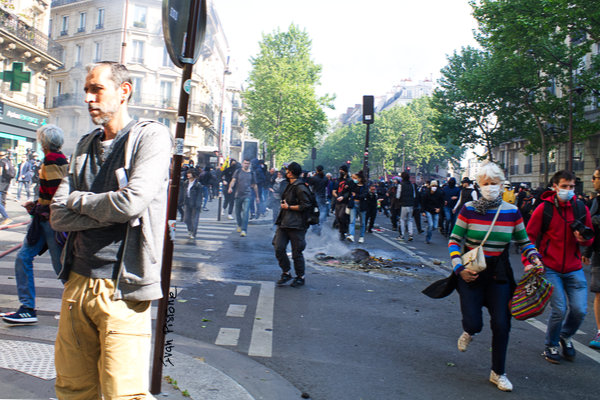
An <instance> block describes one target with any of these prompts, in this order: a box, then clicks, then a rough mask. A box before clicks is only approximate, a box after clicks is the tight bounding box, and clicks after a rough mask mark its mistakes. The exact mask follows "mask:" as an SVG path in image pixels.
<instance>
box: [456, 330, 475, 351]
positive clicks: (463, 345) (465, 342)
mask: <svg viewBox="0 0 600 400" xmlns="http://www.w3.org/2000/svg"><path fill="white" fill-rule="evenodd" d="M471 340H473V336H471V335H469V334H468V333H467V332H463V333H462V335H460V337H459V338H458V349H459V350H460V351H467V347H469V343H471Z"/></svg>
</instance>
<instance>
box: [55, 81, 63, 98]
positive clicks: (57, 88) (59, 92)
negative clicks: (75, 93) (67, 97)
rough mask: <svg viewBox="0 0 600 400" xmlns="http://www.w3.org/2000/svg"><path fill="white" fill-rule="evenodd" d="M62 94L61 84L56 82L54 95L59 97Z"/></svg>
mask: <svg viewBox="0 0 600 400" xmlns="http://www.w3.org/2000/svg"><path fill="white" fill-rule="evenodd" d="M61 94H62V82H61V81H58V82H56V95H57V96H60V95H61Z"/></svg>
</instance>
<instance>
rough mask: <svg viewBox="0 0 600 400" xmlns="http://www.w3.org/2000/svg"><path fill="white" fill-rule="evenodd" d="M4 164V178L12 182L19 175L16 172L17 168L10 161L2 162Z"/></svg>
mask: <svg viewBox="0 0 600 400" xmlns="http://www.w3.org/2000/svg"><path fill="white" fill-rule="evenodd" d="M2 164H4V165H3V166H2V178H3V179H4V180H6V181H10V180H11V179H12V178H14V177H15V175H16V174H17V173H16V171H15V167H14V165H13V164H12V163H11V162H10V161H8V160H6V159H4V161H2Z"/></svg>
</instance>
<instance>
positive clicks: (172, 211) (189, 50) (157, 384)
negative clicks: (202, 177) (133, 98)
mask: <svg viewBox="0 0 600 400" xmlns="http://www.w3.org/2000/svg"><path fill="white" fill-rule="evenodd" d="M201 1H202V0H192V2H191V5H190V18H189V20H188V29H187V32H188V34H187V35H186V39H185V50H184V52H183V58H182V59H181V61H182V63H183V72H182V76H181V90H180V92H179V109H178V112H177V127H176V130H175V152H174V154H173V158H172V165H171V181H170V184H169V200H168V205H167V226H166V227H165V239H164V243H163V258H162V270H161V287H162V293H163V297H162V298H161V299H160V300H159V301H158V312H157V314H156V325H155V327H156V328H155V338H154V356H153V362H152V376H151V382H150V392H151V393H152V394H158V393H160V388H161V383H162V367H163V357H164V354H165V353H164V350H165V348H164V347H165V334H166V333H167V331H168V327H167V325H166V319H167V318H166V317H167V306H168V298H169V296H170V295H169V292H170V289H171V269H172V264H173V241H174V240H175V223H176V221H177V198H178V195H179V184H180V175H181V161H182V160H183V144H184V141H185V129H186V126H187V109H188V103H189V99H190V94H189V91H190V88H189V86H187V84H189V81H190V80H191V77H192V69H193V68H194V49H195V47H196V32H197V28H198V18H196V16H198V15H199V13H200V3H201ZM130 361H131V362H135V360H130Z"/></svg>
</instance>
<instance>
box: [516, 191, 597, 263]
mask: <svg viewBox="0 0 600 400" xmlns="http://www.w3.org/2000/svg"><path fill="white" fill-rule="evenodd" d="M541 199H542V204H540V205H539V206H537V207H536V209H535V211H534V212H533V214H532V215H531V219H530V220H529V223H528V224H527V235H528V236H529V240H530V241H531V243H536V242H537V239H538V234H539V233H540V230H541V229H542V219H543V215H544V202H550V203H552V204H553V205H555V207H554V209H553V213H552V220H551V221H550V225H549V226H548V230H547V231H546V232H544V234H543V236H542V240H541V241H540V245H539V248H538V252H539V253H540V254H541V255H542V263H543V264H544V266H545V267H546V268H550V269H553V270H554V271H557V272H560V273H563V274H564V273H567V272H573V271H577V270H579V269H581V268H582V263H581V253H580V251H579V246H590V245H591V244H592V242H593V241H594V239H593V238H592V239H590V240H586V241H585V242H578V241H577V239H575V235H574V234H573V231H572V230H571V226H570V225H571V224H572V223H573V221H574V220H575V217H574V215H573V206H572V203H571V201H569V202H566V203H562V202H560V201H558V199H557V198H556V192H554V191H552V190H549V191H547V192H544V193H543V194H542V196H541ZM557 207H558V209H557ZM585 211H586V215H585V225H586V226H587V227H589V228H592V218H591V216H590V211H589V210H588V208H587V207H585ZM580 218H581V217H580ZM523 263H524V264H529V262H528V261H527V259H525V258H523Z"/></svg>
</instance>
